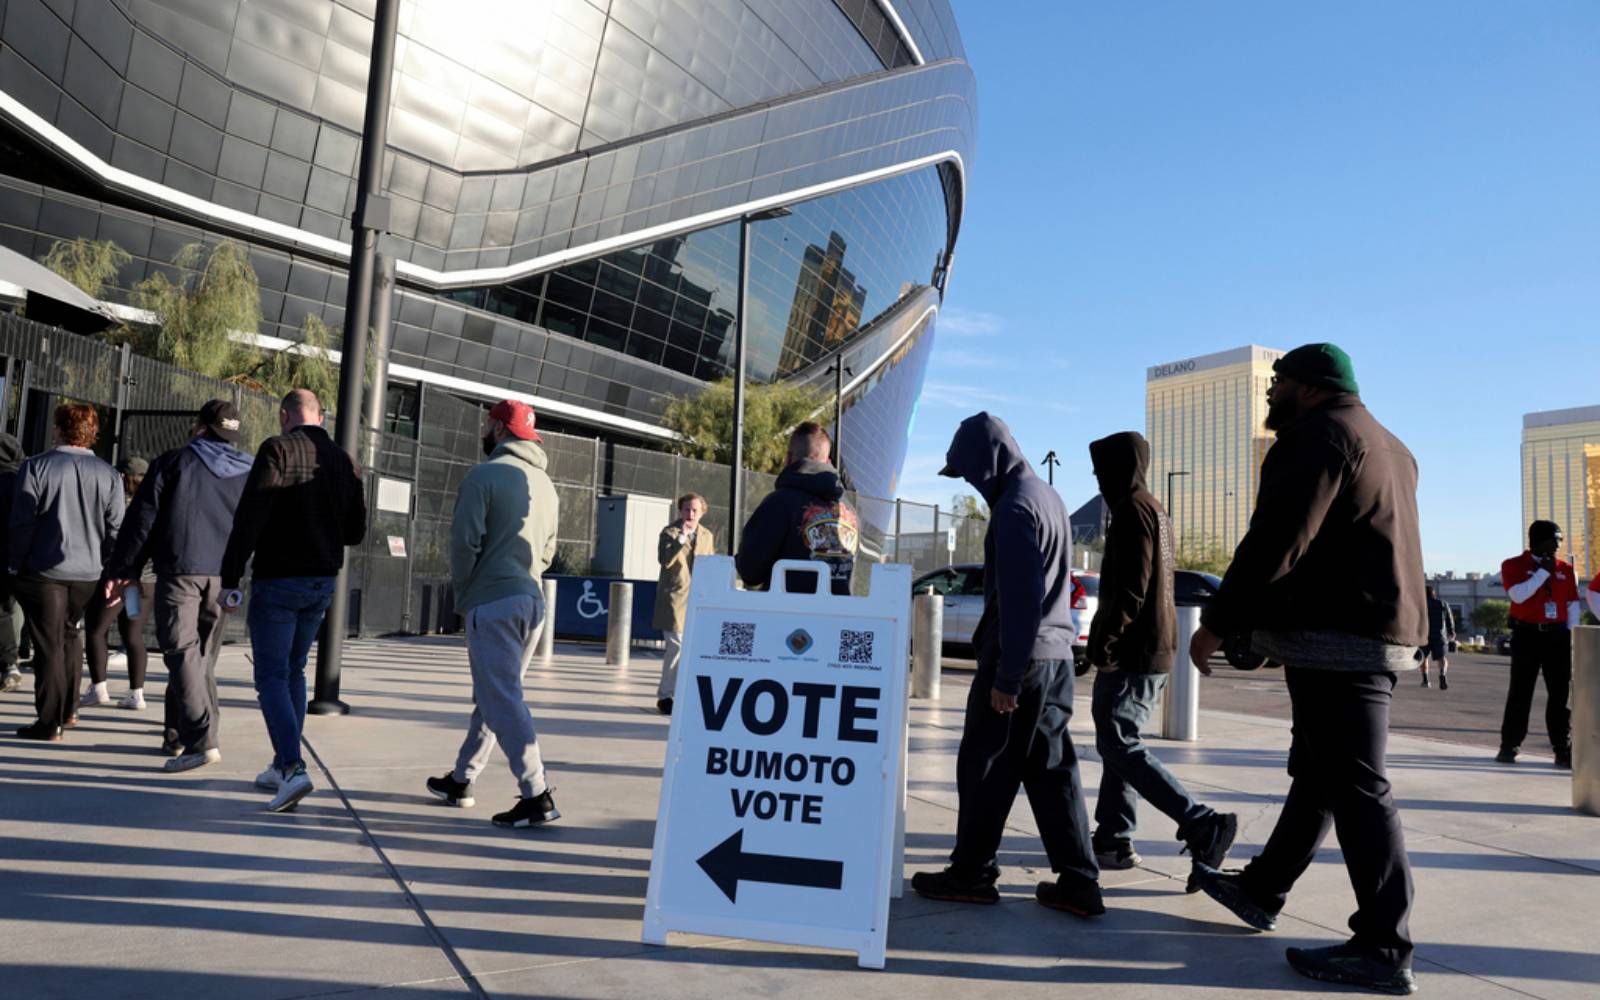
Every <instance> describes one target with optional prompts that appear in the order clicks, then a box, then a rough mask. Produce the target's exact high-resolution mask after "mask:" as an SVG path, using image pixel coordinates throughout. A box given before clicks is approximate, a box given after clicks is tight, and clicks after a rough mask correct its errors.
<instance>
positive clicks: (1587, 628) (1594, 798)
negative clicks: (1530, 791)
mask: <svg viewBox="0 0 1600 1000" xmlns="http://www.w3.org/2000/svg"><path fill="white" fill-rule="evenodd" d="M1572 808H1574V809H1576V810H1578V811H1579V812H1584V813H1588V814H1589V815H1590V816H1600V628H1596V627H1595V626H1593V625H1584V626H1581V627H1580V628H1579V629H1578V630H1577V631H1576V632H1574V633H1572Z"/></svg>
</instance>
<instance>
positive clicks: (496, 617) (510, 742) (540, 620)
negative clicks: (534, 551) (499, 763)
mask: <svg viewBox="0 0 1600 1000" xmlns="http://www.w3.org/2000/svg"><path fill="white" fill-rule="evenodd" d="M544 617H545V607H544V596H543V595H542V594H533V595H530V596H521V597H506V598H502V599H500V600H498V601H490V602H489V603H488V604H480V605H478V606H477V607H475V608H473V609H472V610H470V611H468V612H467V664H468V666H469V667H470V668H471V670H472V721H471V722H470V723H469V724H468V728H467V738H466V739H464V740H462V741H461V752H460V753H458V754H457V755H456V768H455V771H454V773H453V775H452V776H453V777H454V778H455V780H457V781H461V782H465V783H467V784H471V783H472V781H473V780H474V779H475V778H477V777H478V775H480V774H482V773H483V768H484V765H486V764H487V763H488V762H489V754H490V753H492V752H493V751H494V748H495V745H496V744H497V743H498V744H499V746H500V748H501V749H502V750H504V751H505V753H506V763H508V764H510V765H511V774H512V776H513V777H515V778H516V779H517V786H518V789H519V790H520V792H521V794H522V797H523V798H525V799H531V798H534V797H535V796H538V795H542V794H544V792H545V789H546V788H547V786H546V784H545V778H544V761H543V759H541V758H540V756H539V736H538V734H537V733H536V732H534V729H533V715H532V713H530V712H529V711H528V706H527V704H526V703H525V702H524V701H523V700H522V675H523V674H524V673H526V672H527V669H528V662H529V661H530V660H532V659H533V648H534V645H535V644H536V643H537V642H538V641H539V628H540V626H542V625H543V624H544Z"/></svg>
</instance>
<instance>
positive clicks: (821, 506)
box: [800, 501, 861, 593]
mask: <svg viewBox="0 0 1600 1000" xmlns="http://www.w3.org/2000/svg"><path fill="white" fill-rule="evenodd" d="M800 536H801V537H802V538H804V539H805V542H806V548H807V549H809V550H810V552H811V558H812V559H816V560H820V561H822V562H825V563H827V564H828V575H829V578H830V580H832V581H833V583H834V588H833V589H834V592H835V593H838V592H839V589H838V583H839V582H840V581H843V583H844V587H845V592H846V593H848V592H849V587H850V573H851V570H852V568H853V567H854V565H855V558H856V545H857V543H858V541H859V539H860V537H861V531H860V527H859V526H858V525H857V523H856V512H855V511H853V510H851V509H850V508H849V507H847V506H845V505H844V504H843V503H839V502H838V501H835V502H833V503H827V504H825V503H814V504H810V505H808V506H807V507H806V508H805V510H803V511H802V512H801V514H800Z"/></svg>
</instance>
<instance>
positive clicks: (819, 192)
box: [0, 90, 967, 290]
mask: <svg viewBox="0 0 1600 1000" xmlns="http://www.w3.org/2000/svg"><path fill="white" fill-rule="evenodd" d="M0 113H4V114H5V115H7V116H9V117H10V118H11V119H12V120H14V121H16V122H17V123H18V124H19V125H21V126H23V127H24V128H26V129H28V130H29V131H31V132H33V133H34V134H35V135H37V136H38V137H39V138H40V139H42V140H43V141H45V142H46V143H48V144H50V145H52V146H54V147H55V148H56V149H57V150H58V151H60V152H61V153H64V154H65V155H67V156H68V157H69V158H71V159H72V160H74V161H76V162H77V163H78V164H79V165H80V166H82V167H83V168H85V169H86V170H88V171H89V172H90V173H93V174H94V175H95V176H97V177H99V178H100V179H101V180H102V181H104V182H105V183H107V184H109V185H112V186H114V187H121V188H124V189H127V190H130V191H134V192H136V193H138V194H141V195H144V196H146V197H148V198H151V199H153V200H156V201H161V202H165V203H167V204H168V205H172V206H174V207H176V208H180V209H182V210H184V211H185V212H188V213H190V214H193V215H198V216H202V217H206V218H209V219H211V220H213V221H216V222H220V223H223V224H225V225H228V226H232V227H234V228H237V229H244V230H248V231H251V232H255V233H259V234H262V235H264V236H269V237H272V238H273V239H276V240H281V241H284V242H288V243H297V244H300V245H302V246H307V247H312V248H315V249H316V250H318V251H320V252H322V253H324V254H328V255H329V256H333V257H338V258H340V259H341V260H348V259H349V258H350V244H349V243H344V242H341V241H339V240H335V239H330V238H329V237H326V236H321V235H318V234H316V233H313V232H310V231H308V230H305V229H300V228H298V227H296V226H288V225H284V224H283V223H281V222H273V221H272V220H270V219H263V218H261V217H260V216H257V215H252V214H250V213H248V212H241V211H239V210H238V209H236V208H228V207H227V206H225V205H218V204H216V203H215V202H211V201H206V200H205V199H203V198H196V197H195V196H194V195H191V194H186V193H185V192H182V191H179V190H177V189H176V188H172V187H168V186H167V185H165V184H158V183H156V182H155V181H151V180H147V179H146V178H143V177H140V176H138V175H137V174H133V173H130V172H129V171H126V170H123V169H122V168H121V167H114V166H112V165H111V164H109V163H107V162H105V161H104V160H102V159H100V157H98V156H96V155H95V154H94V153H92V152H90V151H89V150H88V149H86V148H84V147H83V146H82V145H81V144H79V143H78V142H77V141H76V140H74V139H73V138H72V137H71V136H68V135H67V134H66V133H65V132H62V131H61V130H60V129H58V128H56V127H55V126H54V125H52V124H51V123H50V122H47V121H45V120H44V119H43V118H41V117H40V116H39V115H38V114H36V113H35V112H34V111H32V110H31V109H29V108H28V107H27V106H26V105H24V104H23V103H22V102H21V101H18V100H17V99H16V98H15V97H12V96H11V95H10V94H8V93H6V92H5V91H3V90H0ZM947 162H948V163H953V164H955V167H956V173H957V174H958V175H960V182H961V189H962V191H963V192H965V191H966V186H967V182H966V165H965V163H964V162H963V161H962V159H961V154H960V153H959V152H957V151H956V150H953V149H947V150H944V151H943V152H939V153H932V154H929V155H928V156H922V157H918V158H917V159H914V160H908V161H906V162H904V163H897V164H892V165H890V166H887V167H879V168H878V169H876V170H868V171H865V172H864V173H859V174H852V175H850V176H848V177H841V178H838V179H836V180H832V181H825V182H823V183H821V184H813V185H811V186H809V187H804V188H799V189H797V190H794V191H787V192H782V193H779V194H775V195H770V196H768V197H766V198H757V199H755V200H753V201H747V202H744V203H743V204H740V205H732V206H729V207H727V208H721V209H717V210H715V211H711V212H702V213H701V214H699V215H693V216H690V217H688V218H685V219H680V220H678V221H675V222H667V223H662V224H661V225H658V226H650V227H648V228H645V229H638V230H634V231H633V232H629V233H623V234H622V235H619V236H613V237H609V238H607V239H603V240H597V241H595V242H592V243H585V244H584V245H582V246H578V247H571V248H568V249H566V250H558V251H556V252H554V253H548V254H544V255H543V256H540V257H534V258H531V259H529V260H524V261H519V262H517V263H515V264H506V265H502V266H500V267H479V268H467V269H463V270H459V271H436V270H434V269H433V268H431V267H422V266H421V265H418V264H413V263H411V262H410V261H403V260H402V261H396V262H395V270H396V271H398V272H399V273H400V274H402V275H405V276H406V277H407V278H409V279H410V280H411V281H413V282H414V283H417V284H421V285H426V286H429V287H431V288H435V289H439V290H448V289H452V288H468V287H471V286H474V285H495V284H504V283H505V282H508V281H514V280H516V279H517V278H523V277H527V276H528V275H530V274H536V273H538V272H540V271H547V270H550V269H552V268H556V267H560V266H561V265H563V264H570V263H573V262H575V261H579V260H584V259H587V258H590V257H598V256H601V255H603V254H605V253H608V252H610V251H612V250H621V249H623V248H625V247H630V246H635V245H638V244H641V243H650V242H653V241H655V240H660V239H666V238H668V237H671V236H677V235H680V234H682V233H687V232H692V231H693V230H696V229H704V228H706V227H708V226H715V225H719V224H721V223H724V222H730V221H732V220H734V219H737V218H739V217H740V216H743V215H750V214H753V213H756V212H762V211H766V210H767V209H769V208H777V207H779V206H781V205H789V204H793V203H795V202H800V201H807V200H809V199H812V198H818V197H821V196H823V195H828V194H833V193H835V192H838V191H843V190H845V189H847V188H852V187H858V186H860V185H863V184H870V183H872V182H873V181H877V180H883V179H885V178H888V177H894V176H898V175H900V174H906V173H911V172H913V171H916V170H920V169H922V168H924V167H930V166H933V165H935V164H938V163H947Z"/></svg>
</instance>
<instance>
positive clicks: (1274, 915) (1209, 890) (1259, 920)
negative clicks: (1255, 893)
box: [1190, 861, 1280, 931]
mask: <svg viewBox="0 0 1600 1000" xmlns="http://www.w3.org/2000/svg"><path fill="white" fill-rule="evenodd" d="M1190 877H1191V878H1193V879H1194V880H1195V881H1197V882H1199V884H1200V891H1201V892H1204V893H1205V894H1206V895H1207V896H1210V897H1211V898H1212V899H1214V900H1216V901H1217V902H1219V903H1221V904H1222V905H1223V906H1225V907H1227V908H1228V910H1229V912H1231V913H1232V914H1233V915H1234V916H1236V917H1238V918H1239V919H1240V920H1243V921H1244V922H1245V923H1247V924H1249V925H1250V926H1251V927H1254V928H1255V929H1256V930H1258V931H1270V930H1276V929H1277V927H1278V910H1279V909H1280V908H1279V907H1275V906H1270V905H1268V904H1265V903H1258V902H1256V901H1255V900H1253V899H1251V898H1250V897H1249V896H1248V895H1246V894H1245V891H1244V886H1243V885H1241V884H1240V881H1239V873H1238V872H1220V871H1217V870H1216V869H1215V868H1211V867H1209V866H1207V865H1203V864H1201V863H1200V862H1198V861H1196V862H1195V864H1194V874H1193V875H1192V876H1190Z"/></svg>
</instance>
